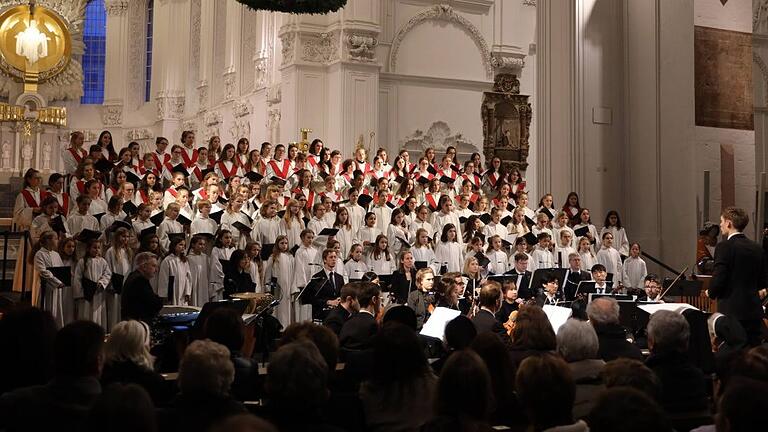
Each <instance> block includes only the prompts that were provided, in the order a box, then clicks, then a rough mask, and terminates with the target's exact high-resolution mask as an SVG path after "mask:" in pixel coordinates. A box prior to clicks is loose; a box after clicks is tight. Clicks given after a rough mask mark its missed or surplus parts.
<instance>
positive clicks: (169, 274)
mask: <svg viewBox="0 0 768 432" xmlns="http://www.w3.org/2000/svg"><path fill="white" fill-rule="evenodd" d="M186 251H187V241H186V240H185V239H184V238H183V237H174V238H173V240H171V243H170V248H169V250H168V256H167V257H165V258H164V259H163V262H162V263H160V271H159V273H158V279H157V292H156V293H155V294H157V295H158V296H160V297H161V298H163V299H164V300H165V303H166V304H170V305H174V306H186V305H188V304H189V300H190V297H191V296H192V272H191V270H190V268H189V261H188V260H187V254H186ZM170 290H173V292H171V291H170Z"/></svg>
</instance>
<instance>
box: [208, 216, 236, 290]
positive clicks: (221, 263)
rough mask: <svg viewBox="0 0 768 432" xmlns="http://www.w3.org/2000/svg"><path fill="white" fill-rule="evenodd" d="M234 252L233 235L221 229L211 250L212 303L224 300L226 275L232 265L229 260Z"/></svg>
mask: <svg viewBox="0 0 768 432" xmlns="http://www.w3.org/2000/svg"><path fill="white" fill-rule="evenodd" d="M234 251H235V248H234V247H233V246H232V233H231V232H230V231H229V230H227V229H220V230H219V232H218V233H217V234H216V242H215V243H214V247H213V249H212V250H211V270H210V272H209V274H208V276H209V277H210V280H211V288H212V293H211V301H215V300H223V299H224V293H223V290H224V274H225V271H226V270H227V268H228V266H229V265H230V263H229V258H230V257H231V256H232V252H234Z"/></svg>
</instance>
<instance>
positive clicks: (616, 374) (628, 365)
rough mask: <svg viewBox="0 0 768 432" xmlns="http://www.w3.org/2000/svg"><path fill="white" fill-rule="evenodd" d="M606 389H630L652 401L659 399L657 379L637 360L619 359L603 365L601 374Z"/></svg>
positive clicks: (659, 390) (659, 389)
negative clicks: (643, 394)
mask: <svg viewBox="0 0 768 432" xmlns="http://www.w3.org/2000/svg"><path fill="white" fill-rule="evenodd" d="M602 378H603V384H605V387H606V388H613V387H631V388H633V389H635V390H638V391H640V392H642V393H645V394H646V395H648V397H650V398H651V399H653V400H658V399H659V398H660V397H661V383H659V378H658V377H657V376H656V374H654V373H653V371H652V370H650V369H649V368H648V366H646V365H644V364H643V363H642V362H641V361H639V360H632V359H626V358H620V359H616V360H611V361H609V362H608V363H606V364H605V367H604V368H603V373H602Z"/></svg>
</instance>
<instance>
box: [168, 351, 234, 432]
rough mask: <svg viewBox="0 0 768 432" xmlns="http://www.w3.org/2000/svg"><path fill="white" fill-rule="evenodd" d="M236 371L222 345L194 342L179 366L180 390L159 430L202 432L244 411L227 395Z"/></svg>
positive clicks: (185, 352)
mask: <svg viewBox="0 0 768 432" xmlns="http://www.w3.org/2000/svg"><path fill="white" fill-rule="evenodd" d="M234 379H235V367H234V366H233V365H232V360H231V359H230V353H229V350H228V349H227V347H225V346H224V345H221V344H218V343H216V342H212V341H210V340H207V339H206V340H196V341H194V342H192V343H191V344H190V345H189V346H188V347H187V349H186V351H184V356H183V357H182V358H181V363H180V364H179V378H178V382H179V390H180V391H181V392H180V393H179V394H178V395H177V396H176V398H174V399H173V400H172V401H171V405H170V407H169V408H168V409H167V410H166V412H165V413H164V415H163V417H162V421H161V428H160V429H161V430H163V431H178V432H197V431H199V432H204V431H207V430H208V429H209V428H210V427H211V426H213V425H214V424H216V423H217V422H218V421H220V420H222V419H224V418H226V417H228V416H230V415H233V414H239V413H242V412H244V411H245V408H244V407H243V405H242V404H240V402H238V401H236V400H235V399H234V398H232V397H231V396H230V395H229V388H230V385H231V384H232V381H233V380H234Z"/></svg>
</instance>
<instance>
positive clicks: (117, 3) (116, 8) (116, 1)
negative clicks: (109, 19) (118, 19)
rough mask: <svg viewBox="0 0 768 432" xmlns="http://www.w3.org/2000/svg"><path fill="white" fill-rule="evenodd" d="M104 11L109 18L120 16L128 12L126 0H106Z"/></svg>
mask: <svg viewBox="0 0 768 432" xmlns="http://www.w3.org/2000/svg"><path fill="white" fill-rule="evenodd" d="M104 9H106V11H107V15H109V16H122V15H125V11H127V10H128V0H106V1H105V2H104Z"/></svg>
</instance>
